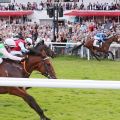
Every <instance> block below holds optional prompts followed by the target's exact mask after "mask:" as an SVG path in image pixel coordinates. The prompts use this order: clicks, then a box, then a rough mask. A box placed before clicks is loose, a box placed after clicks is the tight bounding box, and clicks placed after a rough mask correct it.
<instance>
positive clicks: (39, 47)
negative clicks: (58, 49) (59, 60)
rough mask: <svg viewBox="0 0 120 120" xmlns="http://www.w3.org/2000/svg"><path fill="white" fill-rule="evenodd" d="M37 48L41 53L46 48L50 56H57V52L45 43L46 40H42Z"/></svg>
mask: <svg viewBox="0 0 120 120" xmlns="http://www.w3.org/2000/svg"><path fill="white" fill-rule="evenodd" d="M35 49H36V50H37V51H40V53H41V52H42V51H43V50H44V51H45V52H46V54H47V56H49V57H52V58H54V57H56V53H55V52H54V51H52V50H51V49H50V47H48V46H47V45H46V44H44V41H40V42H39V43H38V44H37V45H36V46H35Z"/></svg>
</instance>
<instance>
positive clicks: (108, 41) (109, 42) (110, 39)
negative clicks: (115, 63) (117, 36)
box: [106, 36, 113, 44]
mask: <svg viewBox="0 0 120 120" xmlns="http://www.w3.org/2000/svg"><path fill="white" fill-rule="evenodd" d="M112 42H113V36H112V37H110V38H108V40H107V41H106V43H108V44H111V43H112Z"/></svg>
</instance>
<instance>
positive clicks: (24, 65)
mask: <svg viewBox="0 0 120 120" xmlns="http://www.w3.org/2000/svg"><path fill="white" fill-rule="evenodd" d="M27 57H28V58H29V56H27ZM48 59H50V57H48V56H47V57H45V58H43V59H42V61H43V64H44V66H45V71H46V72H45V73H43V74H42V75H44V76H46V77H48V78H52V77H51V76H50V75H49V72H48V65H47V64H46V63H45V61H46V60H48ZM41 65H42V63H41ZM26 66H27V65H26V61H24V62H23V69H24V71H25V73H26V74H27V75H30V74H31V73H30V72H29V71H28V70H27V67H26ZM40 67H41V66H40Z"/></svg>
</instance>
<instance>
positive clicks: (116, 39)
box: [72, 34, 120, 60]
mask: <svg viewBox="0 0 120 120" xmlns="http://www.w3.org/2000/svg"><path fill="white" fill-rule="evenodd" d="M93 42H94V38H91V37H88V38H87V40H86V41H83V42H82V43H81V44H80V45H78V46H77V47H74V48H73V49H72V53H73V52H74V51H77V50H78V49H80V48H81V46H84V47H86V48H88V49H89V50H90V52H91V53H92V55H93V56H94V57H95V58H96V59H97V60H100V59H99V57H100V56H99V55H98V54H97V53H98V52H99V53H104V54H105V55H106V56H108V55H109V54H111V56H112V59H114V55H113V53H112V52H111V51H109V47H110V45H111V43H112V42H120V39H119V36H118V35H117V34H113V35H112V36H111V37H109V38H108V39H107V40H106V41H105V43H102V46H100V47H95V46H93Z"/></svg>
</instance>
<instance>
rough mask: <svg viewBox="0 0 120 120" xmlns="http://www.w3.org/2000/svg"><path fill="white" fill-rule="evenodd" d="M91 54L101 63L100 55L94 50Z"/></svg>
mask: <svg viewBox="0 0 120 120" xmlns="http://www.w3.org/2000/svg"><path fill="white" fill-rule="evenodd" d="M91 54H92V55H93V56H94V57H95V58H96V59H97V60H98V61H100V59H99V55H97V54H96V53H95V52H94V51H93V50H91Z"/></svg>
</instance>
